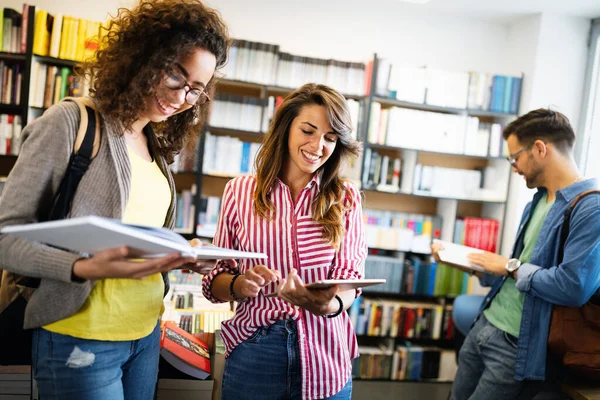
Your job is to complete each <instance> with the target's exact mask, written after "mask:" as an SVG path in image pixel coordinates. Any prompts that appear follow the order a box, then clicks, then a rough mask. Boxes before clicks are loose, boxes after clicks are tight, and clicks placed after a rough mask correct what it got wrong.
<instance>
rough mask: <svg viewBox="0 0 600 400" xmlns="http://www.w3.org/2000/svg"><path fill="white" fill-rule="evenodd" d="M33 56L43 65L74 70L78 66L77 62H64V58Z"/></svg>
mask: <svg viewBox="0 0 600 400" xmlns="http://www.w3.org/2000/svg"><path fill="white" fill-rule="evenodd" d="M33 56H34V57H35V58H36V60H37V61H38V62H41V63H44V64H51V65H55V66H57V67H69V68H72V67H74V66H75V65H76V64H78V62H77V61H73V60H64V59H62V58H55V57H47V56H38V55H36V54H34V55H33Z"/></svg>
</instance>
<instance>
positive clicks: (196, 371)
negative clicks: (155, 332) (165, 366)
mask: <svg viewBox="0 0 600 400" xmlns="http://www.w3.org/2000/svg"><path fill="white" fill-rule="evenodd" d="M160 354H161V356H162V357H163V358H164V359H165V360H167V361H168V362H169V364H171V365H172V366H174V367H175V368H177V369H178V370H180V371H181V372H184V373H186V374H188V375H190V376H193V377H195V378H198V379H206V377H208V376H209V375H210V354H209V352H208V346H207V345H206V344H205V343H204V342H202V341H201V340H200V339H198V338H196V337H194V336H193V335H191V334H190V333H188V332H186V331H184V330H183V329H181V328H180V327H178V326H177V324H175V323H174V322H172V321H167V322H165V325H164V326H163V329H162V333H161V335H160Z"/></svg>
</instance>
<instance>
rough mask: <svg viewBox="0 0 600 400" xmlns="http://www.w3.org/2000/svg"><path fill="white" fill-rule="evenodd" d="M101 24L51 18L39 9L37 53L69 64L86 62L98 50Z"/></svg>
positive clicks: (58, 14)
mask: <svg viewBox="0 0 600 400" xmlns="http://www.w3.org/2000/svg"><path fill="white" fill-rule="evenodd" d="M100 26H101V24H100V22H96V21H89V20H86V19H83V18H75V17H71V16H67V15H65V16H63V15H62V14H61V13H57V14H56V15H52V14H49V13H48V12H47V11H45V10H42V9H37V10H36V12H35V23H34V30H33V53H34V54H37V55H39V56H50V57H56V58H62V59H65V60H73V61H84V60H86V59H89V58H91V57H93V55H94V53H95V51H96V50H97V49H98V43H99V40H100V35H101V34H102V33H101V29H100Z"/></svg>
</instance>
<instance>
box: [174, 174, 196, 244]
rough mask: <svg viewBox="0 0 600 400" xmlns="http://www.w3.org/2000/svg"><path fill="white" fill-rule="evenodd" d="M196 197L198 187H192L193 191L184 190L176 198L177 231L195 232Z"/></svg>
mask: <svg viewBox="0 0 600 400" xmlns="http://www.w3.org/2000/svg"><path fill="white" fill-rule="evenodd" d="M195 195H196V185H192V188H191V190H182V191H180V192H179V193H177V194H176V196H175V207H176V212H175V216H176V218H175V229H176V230H177V231H180V232H185V233H191V232H193V231H194V214H195V213H196V205H195V204H194V196H195Z"/></svg>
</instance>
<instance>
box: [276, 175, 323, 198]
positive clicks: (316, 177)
mask: <svg viewBox="0 0 600 400" xmlns="http://www.w3.org/2000/svg"><path fill="white" fill-rule="evenodd" d="M322 175H323V171H317V172H316V173H315V174H314V175H313V177H312V179H311V180H310V181H309V182H308V183H307V184H306V186H305V187H304V189H312V188H313V187H314V186H315V185H316V186H317V192H318V191H319V190H321V178H322ZM275 185H281V186H287V185H286V184H285V183H283V181H282V180H281V179H279V177H277V178H275V182H274V183H273V185H272V186H271V187H270V188H269V191H268V192H267V194H270V193H271V191H272V190H273V186H275Z"/></svg>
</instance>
